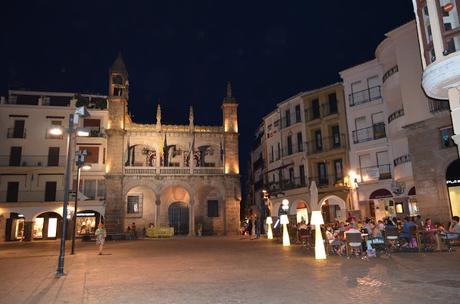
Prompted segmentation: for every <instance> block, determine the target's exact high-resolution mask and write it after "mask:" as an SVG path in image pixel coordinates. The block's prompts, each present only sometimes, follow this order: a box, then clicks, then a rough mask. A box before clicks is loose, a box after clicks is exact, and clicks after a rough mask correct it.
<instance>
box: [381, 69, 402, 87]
mask: <svg viewBox="0 0 460 304" xmlns="http://www.w3.org/2000/svg"><path fill="white" fill-rule="evenodd" d="M398 72H399V68H398V66H397V65H395V66H394V67H392V68H391V69H389V70H388V71H386V72H385V74H383V77H382V83H385V81H387V80H388V78H390V77H391V76H392V75H393V74H395V73H398Z"/></svg>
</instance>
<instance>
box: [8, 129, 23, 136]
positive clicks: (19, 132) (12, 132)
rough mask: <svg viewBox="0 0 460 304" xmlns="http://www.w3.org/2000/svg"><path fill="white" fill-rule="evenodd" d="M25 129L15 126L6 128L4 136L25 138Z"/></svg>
mask: <svg viewBox="0 0 460 304" xmlns="http://www.w3.org/2000/svg"><path fill="white" fill-rule="evenodd" d="M26 134H27V132H26V129H25V128H24V129H16V128H8V130H7V133H6V137H7V138H26Z"/></svg>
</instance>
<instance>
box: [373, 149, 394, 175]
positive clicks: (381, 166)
mask: <svg viewBox="0 0 460 304" xmlns="http://www.w3.org/2000/svg"><path fill="white" fill-rule="evenodd" d="M376 156H377V166H378V170H379V179H388V178H391V170H390V160H389V157H388V152H387V151H382V152H377V153H376Z"/></svg>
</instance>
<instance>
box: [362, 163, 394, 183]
mask: <svg viewBox="0 0 460 304" xmlns="http://www.w3.org/2000/svg"><path fill="white" fill-rule="evenodd" d="M359 171H360V174H361V181H363V182H366V181H373V180H382V179H390V178H391V165H390V164H385V165H377V166H370V167H363V168H360V169H359Z"/></svg>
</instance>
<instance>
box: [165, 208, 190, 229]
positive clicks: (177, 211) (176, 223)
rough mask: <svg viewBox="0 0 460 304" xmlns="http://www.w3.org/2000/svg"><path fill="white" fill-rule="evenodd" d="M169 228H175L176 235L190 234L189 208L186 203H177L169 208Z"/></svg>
mask: <svg viewBox="0 0 460 304" xmlns="http://www.w3.org/2000/svg"><path fill="white" fill-rule="evenodd" d="M168 219H169V226H171V227H174V234H182V235H183V234H188V233H189V208H188V205H187V204H186V203H182V202H175V203H172V204H171V205H170V206H169V208H168Z"/></svg>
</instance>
